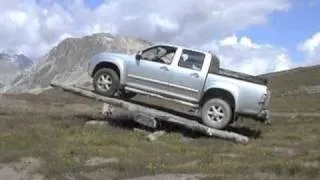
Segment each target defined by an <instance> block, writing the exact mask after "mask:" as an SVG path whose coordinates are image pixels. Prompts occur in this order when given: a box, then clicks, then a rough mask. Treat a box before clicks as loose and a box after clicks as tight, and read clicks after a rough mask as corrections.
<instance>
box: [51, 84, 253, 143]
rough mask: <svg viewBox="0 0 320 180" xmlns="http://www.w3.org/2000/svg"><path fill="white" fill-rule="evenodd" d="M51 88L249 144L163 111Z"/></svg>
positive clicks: (80, 91) (66, 87)
mask: <svg viewBox="0 0 320 180" xmlns="http://www.w3.org/2000/svg"><path fill="white" fill-rule="evenodd" d="M51 86H52V87H54V88H59V89H62V90H64V91H67V92H71V93H73V94H77V95H80V96H84V97H87V98H91V99H95V100H97V101H100V102H104V103H108V104H111V105H113V106H117V107H121V108H124V109H126V110H129V111H132V112H133V113H134V114H135V115H137V114H145V115H146V116H149V117H155V118H156V119H158V120H160V121H166V122H169V123H174V124H178V125H181V126H183V127H186V128H189V129H192V130H196V131H199V132H201V133H203V134H205V135H207V136H214V137H218V138H223V139H227V140H231V141H234V142H237V143H242V144H247V143H248V142H249V138H248V137H246V136H243V135H241V134H237V133H234V132H228V131H223V130H219V129H213V128H210V127H208V126H205V125H202V124H200V123H198V122H197V121H196V120H190V119H186V118H183V117H179V116H176V115H173V114H171V113H168V112H165V111H161V110H157V109H153V108H149V107H144V106H141V105H137V104H134V103H130V102H127V101H124V100H121V99H116V98H110V97H105V96H102V95H99V94H96V93H94V92H92V91H88V90H85V89H82V88H78V87H74V86H70V85H63V84H56V83H51Z"/></svg>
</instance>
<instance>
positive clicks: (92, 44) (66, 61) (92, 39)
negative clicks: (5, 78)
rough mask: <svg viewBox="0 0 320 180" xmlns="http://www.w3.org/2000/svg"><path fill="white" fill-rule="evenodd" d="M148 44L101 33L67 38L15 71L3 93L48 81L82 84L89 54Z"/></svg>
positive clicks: (126, 50) (132, 50) (41, 85)
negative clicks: (26, 65)
mask: <svg viewBox="0 0 320 180" xmlns="http://www.w3.org/2000/svg"><path fill="white" fill-rule="evenodd" d="M148 44H149V43H147V42H145V41H143V40H139V39H133V38H128V37H119V36H112V35H110V34H105V33H100V34H94V35H91V36H85V37H82V38H67V39H65V40H63V41H62V42H61V43H60V44H58V45H57V46H56V47H54V48H53V49H52V50H51V51H50V52H49V53H48V54H47V55H46V57H44V58H43V60H42V61H40V62H39V63H37V64H35V65H34V66H32V67H31V68H28V69H26V70H25V71H23V72H22V73H20V74H18V75H17V76H16V77H15V79H14V80H13V81H12V83H11V85H10V86H8V87H6V89H5V90H6V92H26V91H29V90H32V89H40V88H45V87H47V86H48V85H49V84H50V82H51V81H53V80H54V81H55V82H59V83H80V84H81V83H85V82H87V81H88V80H89V77H88V75H87V72H86V70H87V69H86V68H87V62H88V59H89V57H91V56H93V55H94V54H96V53H98V52H102V51H109V52H119V53H135V52H137V51H138V49H141V48H143V47H145V46H147V45H148Z"/></svg>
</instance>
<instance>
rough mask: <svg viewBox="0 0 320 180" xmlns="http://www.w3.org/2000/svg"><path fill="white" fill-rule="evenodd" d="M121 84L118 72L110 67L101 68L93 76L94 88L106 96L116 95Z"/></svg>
mask: <svg viewBox="0 0 320 180" xmlns="http://www.w3.org/2000/svg"><path fill="white" fill-rule="evenodd" d="M119 86H120V78H119V76H118V74H117V73H116V72H115V71H114V70H113V69H110V68H101V69H99V70H98V71H97V72H96V73H95V74H94V77H93V87H94V90H95V91H96V92H97V93H98V94H101V95H104V96H114V95H115V93H116V92H117V91H118V89H119Z"/></svg>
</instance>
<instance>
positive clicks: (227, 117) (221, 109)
mask: <svg viewBox="0 0 320 180" xmlns="http://www.w3.org/2000/svg"><path fill="white" fill-rule="evenodd" d="M201 118H202V122H203V124H205V125H207V126H209V127H212V128H215V129H223V128H225V127H226V126H227V125H229V123H230V122H231V120H232V109H231V107H230V105H229V103H228V102H226V101H225V100H223V99H221V98H213V99H209V100H208V101H206V102H205V104H204V105H203V107H202V112H201Z"/></svg>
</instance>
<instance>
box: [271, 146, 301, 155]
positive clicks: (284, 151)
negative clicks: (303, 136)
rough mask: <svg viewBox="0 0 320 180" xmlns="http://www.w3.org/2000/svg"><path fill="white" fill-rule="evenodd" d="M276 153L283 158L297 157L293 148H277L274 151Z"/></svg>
mask: <svg viewBox="0 0 320 180" xmlns="http://www.w3.org/2000/svg"><path fill="white" fill-rule="evenodd" d="M273 151H274V152H276V153H279V154H280V155H281V156H283V155H285V156H294V155H296V154H297V153H296V151H295V150H294V149H293V148H286V147H275V148H274V149H273Z"/></svg>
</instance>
